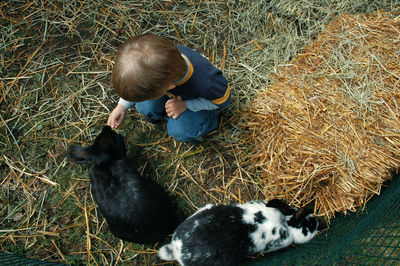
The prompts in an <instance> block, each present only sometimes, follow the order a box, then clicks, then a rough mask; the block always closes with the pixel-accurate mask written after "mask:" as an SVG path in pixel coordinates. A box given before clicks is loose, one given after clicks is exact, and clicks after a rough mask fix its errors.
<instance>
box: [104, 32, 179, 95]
mask: <svg viewBox="0 0 400 266" xmlns="http://www.w3.org/2000/svg"><path fill="white" fill-rule="evenodd" d="M186 69H187V66H186V62H185V60H184V59H183V58H182V56H181V53H180V52H179V50H178V48H177V47H176V46H175V45H174V44H173V42H171V41H170V40H168V39H166V38H163V37H160V36H157V35H154V34H150V33H148V34H144V35H140V36H136V37H134V38H132V39H129V40H127V41H125V42H124V44H122V46H121V47H120V48H119V50H118V53H117V58H116V62H115V65H114V67H113V69H112V74H111V83H112V85H113V86H114V88H115V90H116V92H117V93H118V95H119V96H120V97H121V98H123V99H124V100H127V101H132V102H141V101H144V100H149V99H154V98H156V97H161V96H162V95H163V94H164V93H165V91H166V89H168V88H170V87H171V85H172V84H173V82H174V81H177V80H179V79H181V78H182V77H183V76H184V74H185V72H186Z"/></svg>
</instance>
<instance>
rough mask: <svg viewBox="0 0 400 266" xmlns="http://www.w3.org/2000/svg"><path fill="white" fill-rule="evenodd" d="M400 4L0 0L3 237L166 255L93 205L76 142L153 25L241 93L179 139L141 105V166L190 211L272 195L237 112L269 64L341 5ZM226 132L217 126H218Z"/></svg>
mask: <svg viewBox="0 0 400 266" xmlns="http://www.w3.org/2000/svg"><path fill="white" fill-rule="evenodd" d="M396 3H397V1H394V0H393V1H390V0H387V1H368V3H365V1H359V0H344V1H343V0H340V1H339V0H337V1H334V0H323V1H320V0H311V1H298V2H296V3H295V4H293V1H292V0H272V1H269V2H268V3H267V4H266V1H263V0H256V1H185V2H182V1H137V2H135V1H98V0H87V1H3V2H1V3H0V17H1V19H0V28H1V31H0V51H1V52H0V72H1V73H2V74H1V77H0V91H1V94H0V154H1V156H0V175H1V177H2V179H1V181H0V228H1V229H0V248H1V250H2V251H6V252H11V253H16V254H20V255H23V256H28V257H35V258H39V259H42V260H48V261H52V262H63V263H69V264H86V263H87V264H96V265H99V264H101V265H108V264H126V265H129V264H130V265H149V264H154V263H157V260H156V259H155V256H154V253H155V249H156V248H157V245H155V246H152V247H148V246H141V245H135V244H131V243H124V242H122V241H119V240H118V239H116V238H115V237H113V236H112V235H111V234H110V233H109V230H108V228H107V224H106V222H105V220H104V218H103V217H102V215H101V214H100V213H98V211H97V209H96V205H95V203H94V201H93V198H92V195H91V193H90V189H89V188H90V184H89V180H88V174H87V168H86V167H79V166H76V165H69V164H67V163H66V161H65V150H66V149H67V147H68V146H70V145H77V144H80V145H84V144H88V143H91V141H92V140H93V138H94V137H95V136H96V135H97V134H98V132H99V131H100V129H101V127H102V126H103V124H104V123H105V121H106V119H107V116H108V113H109V112H110V109H111V108H113V106H114V104H115V102H116V101H117V96H116V94H115V93H114V92H113V89H112V88H111V87H110V85H109V76H110V75H109V74H110V70H111V67H112V64H113V59H114V56H115V52H116V50H117V49H118V47H119V46H120V45H121V44H122V42H123V41H124V40H125V39H127V38H129V37H132V36H135V35H137V34H141V33H145V32H149V31H151V32H153V33H156V34H160V35H162V36H166V37H169V38H171V39H173V40H174V41H176V42H177V43H180V44H183V45H187V46H190V47H192V48H194V49H196V50H198V51H200V52H202V53H203V54H204V55H205V56H207V57H208V58H209V59H210V61H211V62H212V63H214V64H215V65H217V66H218V67H221V68H222V69H223V70H224V74H225V75H226V76H227V78H228V80H229V81H230V85H231V88H232V92H233V94H234V97H233V98H234V102H233V103H232V104H231V106H230V108H229V109H228V110H225V111H224V112H222V113H221V116H220V121H221V123H220V128H219V129H218V131H217V132H214V133H213V134H211V135H210V136H209V137H208V138H209V140H208V141H206V142H205V143H204V145H201V146H192V145H187V144H182V143H177V142H175V141H173V140H171V139H170V138H168V137H167V136H166V134H165V128H163V127H154V126H151V125H149V124H148V123H146V122H145V121H143V120H142V118H141V117H140V116H139V115H138V114H137V113H136V112H134V111H132V112H130V113H129V114H128V115H127V117H126V121H125V122H124V125H123V126H121V128H120V129H119V132H120V133H122V134H123V135H125V136H127V143H128V151H129V155H130V157H132V158H134V159H135V162H136V164H137V167H138V168H139V170H140V171H141V172H142V173H143V174H144V175H151V178H153V179H154V180H156V181H157V182H159V183H160V184H162V185H164V187H165V188H167V189H168V190H169V191H170V192H171V193H172V194H173V195H174V196H176V197H177V204H178V205H179V206H180V207H181V209H183V210H185V211H186V212H188V213H191V212H193V211H194V210H195V209H196V208H197V207H199V206H202V205H203V204H205V203H208V202H215V203H228V202H232V201H233V202H241V201H246V200H250V199H259V198H263V197H264V196H263V193H264V186H263V183H262V182H261V180H258V178H257V172H256V171H255V169H252V168H249V167H248V165H246V163H243V162H242V158H243V155H244V153H245V152H246V150H244V151H242V150H241V149H240V146H239V145H240V142H239V137H238V136H239V132H240V130H241V129H240V128H239V126H238V125H237V124H236V119H235V116H237V113H238V112H239V111H240V110H241V108H242V106H244V105H245V103H246V102H248V101H249V100H250V99H251V98H252V97H253V96H254V95H255V94H256V93H257V92H258V91H259V90H260V89H262V88H264V87H265V85H266V84H268V83H269V82H270V77H269V74H270V73H271V72H273V71H275V69H276V68H277V67H278V65H279V64H282V63H288V62H289V61H290V60H291V59H293V58H294V57H295V56H296V55H297V53H298V52H299V51H300V50H301V49H302V47H304V45H305V44H307V42H309V40H310V39H312V38H313V37H315V36H316V35H317V34H318V33H319V32H320V31H321V30H322V29H323V28H324V26H325V25H326V24H327V23H328V22H329V21H330V20H332V19H333V18H334V17H336V16H337V15H338V14H340V13H343V12H350V13H361V12H371V11H374V10H376V9H377V8H383V9H384V10H392V9H393V8H394V7H395V5H396ZM215 133H217V134H215Z"/></svg>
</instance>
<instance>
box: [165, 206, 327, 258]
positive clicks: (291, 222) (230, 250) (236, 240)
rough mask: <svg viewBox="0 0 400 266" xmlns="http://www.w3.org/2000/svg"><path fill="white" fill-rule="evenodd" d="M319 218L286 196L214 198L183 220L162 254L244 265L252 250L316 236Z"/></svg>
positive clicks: (270, 248)
mask: <svg viewBox="0 0 400 266" xmlns="http://www.w3.org/2000/svg"><path fill="white" fill-rule="evenodd" d="M318 224H319V222H318V220H317V218H316V217H314V216H313V215H312V214H310V213H306V212H305V211H304V209H300V210H298V209H297V208H292V207H290V206H288V205H287V204H286V203H284V202H283V201H280V200H271V201H270V202H268V203H267V202H263V201H250V202H248V203H245V204H235V205H219V206H216V205H213V204H208V205H206V206H205V207H203V208H201V209H199V210H198V211H197V212H196V213H194V214H193V215H192V216H190V217H189V218H188V219H186V220H185V221H184V222H183V223H182V224H181V225H179V226H178V228H177V229H176V230H175V233H174V235H173V237H172V241H171V243H169V244H167V245H164V246H163V247H161V248H160V250H159V253H158V254H159V257H160V258H161V259H163V260H177V261H178V262H179V263H180V264H181V265H208V266H210V265H230V266H231V265H238V264H239V263H240V262H242V261H243V260H244V259H245V258H246V257H247V256H249V255H253V254H255V253H258V252H271V251H275V250H278V249H281V248H285V247H287V246H289V245H290V244H291V243H305V242H307V241H309V240H311V239H312V238H313V237H314V236H315V235H316V233H317V227H318Z"/></svg>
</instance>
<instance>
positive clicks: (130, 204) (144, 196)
mask: <svg viewBox="0 0 400 266" xmlns="http://www.w3.org/2000/svg"><path fill="white" fill-rule="evenodd" d="M67 158H68V159H69V160H71V161H73V162H76V163H87V162H92V163H93V165H92V167H91V168H90V171H89V176H90V183H91V187H92V193H93V195H94V198H95V200H96V203H97V204H98V206H99V209H100V211H101V213H102V214H103V215H104V217H105V218H106V220H107V223H108V225H109V228H110V230H111V232H112V233H113V234H114V235H115V236H116V237H118V238H121V239H123V240H126V241H130V242H135V243H139V244H151V243H155V242H158V241H161V240H163V238H164V237H165V236H166V235H168V234H170V233H172V232H173V231H174V229H175V228H176V226H177V225H178V219H177V215H176V213H175V212H174V210H173V207H172V203H171V200H170V198H169V196H168V194H167V193H166V192H165V191H164V190H163V189H162V187H161V186H160V185H158V184H157V183H155V182H154V181H151V180H149V179H146V178H143V177H141V176H140V175H139V174H138V172H137V171H136V169H134V168H133V167H132V166H131V163H130V162H129V160H128V159H127V158H126V148H125V141H124V139H123V137H122V136H121V135H119V134H117V133H116V132H115V131H113V130H112V129H111V127H109V126H105V127H104V128H103V130H102V132H101V134H100V135H99V136H97V137H96V139H95V141H94V144H92V145H90V146H88V147H71V148H69V149H68V151H67Z"/></svg>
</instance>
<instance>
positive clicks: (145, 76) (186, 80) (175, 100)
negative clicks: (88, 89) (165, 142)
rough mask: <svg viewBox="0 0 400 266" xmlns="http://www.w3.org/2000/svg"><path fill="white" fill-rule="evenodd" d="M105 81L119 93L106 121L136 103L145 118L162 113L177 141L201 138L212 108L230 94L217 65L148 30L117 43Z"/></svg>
mask: <svg viewBox="0 0 400 266" xmlns="http://www.w3.org/2000/svg"><path fill="white" fill-rule="evenodd" d="M111 83H112V85H113V86H114V88H115V90H116V92H117V93H118V95H119V96H120V97H121V98H120V100H119V102H118V105H117V106H116V107H115V109H114V110H113V111H112V112H111V114H110V116H109V118H108V122H107V124H108V125H110V126H111V127H113V128H116V127H118V126H119V125H120V124H121V122H122V120H123V119H124V116H125V113H126V111H127V110H128V109H129V108H131V107H132V106H133V105H135V104H136V108H137V110H138V111H139V112H140V113H142V114H143V115H144V116H145V117H146V119H147V120H149V121H150V122H153V123H154V122H156V121H158V120H160V119H162V118H163V117H164V116H168V122H167V130H168V134H169V135H170V136H172V137H174V138H175V139H177V140H179V141H183V142H193V143H195V142H199V141H202V139H203V138H202V136H203V135H205V134H207V133H209V132H210V131H212V130H214V129H215V128H216V127H217V115H216V109H218V108H224V107H226V106H227V105H228V104H229V102H230V100H231V93H230V89H229V87H228V84H227V81H226V79H225V77H224V76H223V75H222V72H221V70H219V69H217V68H216V67H214V66H213V65H212V64H211V63H210V62H208V60H207V59H206V58H205V57H203V56H202V55H200V54H199V53H197V52H195V51H193V50H192V49H190V48H187V47H184V46H180V45H174V44H173V43H172V42H171V41H170V40H168V39H166V38H163V37H160V36H157V35H154V34H149V33H148V34H144V35H140V36H136V37H134V38H132V39H129V40H127V41H126V42H125V43H124V44H123V45H122V46H121V47H120V49H119V50H118V53H117V58H116V63H115V65H114V67H113V69H112V74H111ZM167 95H169V96H167Z"/></svg>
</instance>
